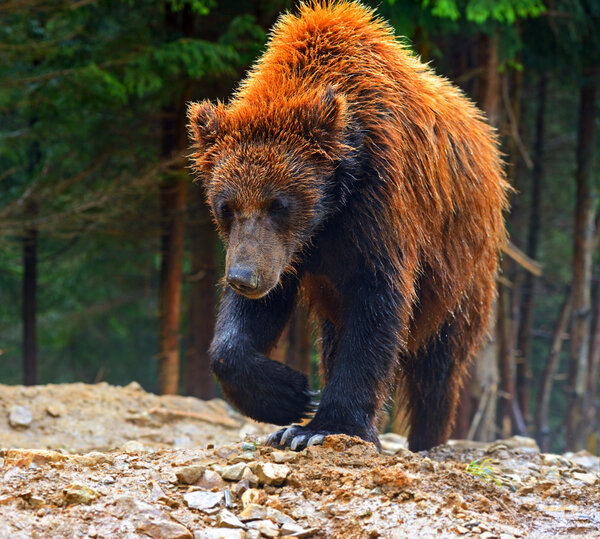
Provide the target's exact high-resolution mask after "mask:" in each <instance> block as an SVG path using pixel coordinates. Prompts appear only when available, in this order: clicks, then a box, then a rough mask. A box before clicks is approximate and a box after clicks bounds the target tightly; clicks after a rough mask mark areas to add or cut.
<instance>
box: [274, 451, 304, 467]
mask: <svg viewBox="0 0 600 539" xmlns="http://www.w3.org/2000/svg"><path fill="white" fill-rule="evenodd" d="M297 456H298V455H297V453H294V452H292V451H273V453H271V458H272V459H273V460H274V461H275V462H276V463H277V464H283V463H285V462H290V461H292V460H294V459H296V458H297Z"/></svg>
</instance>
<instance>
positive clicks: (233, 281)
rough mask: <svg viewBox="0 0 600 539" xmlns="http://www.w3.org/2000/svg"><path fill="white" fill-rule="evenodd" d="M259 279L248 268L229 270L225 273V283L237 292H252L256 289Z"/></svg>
mask: <svg viewBox="0 0 600 539" xmlns="http://www.w3.org/2000/svg"><path fill="white" fill-rule="evenodd" d="M259 282H260V279H259V277H258V275H256V274H255V273H254V272H253V271H252V270H251V269H250V268H244V267H237V268H230V269H229V271H228V272H227V283H228V284H229V286H231V287H232V288H233V289H234V290H237V291H238V292H241V293H242V294H244V293H249V292H254V291H255V290H256V289H257V288H258V284H259Z"/></svg>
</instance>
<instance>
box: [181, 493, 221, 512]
mask: <svg viewBox="0 0 600 539" xmlns="http://www.w3.org/2000/svg"><path fill="white" fill-rule="evenodd" d="M224 498H225V495H224V494H223V493H222V492H210V491H205V490H195V491H193V492H186V493H185V494H184V495H183V500H184V501H185V504H186V505H187V506H188V507H190V508H191V509H198V510H199V511H204V510H206V509H210V508H212V507H215V505H218V504H220V503H221V502H222V501H223V499H224Z"/></svg>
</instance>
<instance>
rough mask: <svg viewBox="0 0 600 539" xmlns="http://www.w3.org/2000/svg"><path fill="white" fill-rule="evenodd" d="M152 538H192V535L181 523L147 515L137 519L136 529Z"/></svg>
mask: <svg viewBox="0 0 600 539" xmlns="http://www.w3.org/2000/svg"><path fill="white" fill-rule="evenodd" d="M135 531H137V532H140V533H143V534H144V535H147V536H148V537H152V538H153V539H192V537H193V535H192V533H191V532H190V530H188V529H187V528H186V527H185V526H184V525H183V524H179V522H174V521H173V520H169V519H168V518H167V517H166V515H165V518H164V519H161V520H154V519H150V518H149V517H148V516H145V517H144V516H143V517H141V518H140V519H139V521H138V525H137V528H136V530H135Z"/></svg>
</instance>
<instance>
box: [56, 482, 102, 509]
mask: <svg viewBox="0 0 600 539" xmlns="http://www.w3.org/2000/svg"><path fill="white" fill-rule="evenodd" d="M99 496H100V494H99V493H98V492H96V491H95V490H94V489H92V488H90V487H88V486H86V485H81V484H79V483H72V484H70V485H68V486H67V487H66V488H65V489H64V491H63V502H64V504H65V505H77V504H85V505H87V504H90V503H92V502H93V501H94V500H95V499H96V498H98V497H99Z"/></svg>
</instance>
